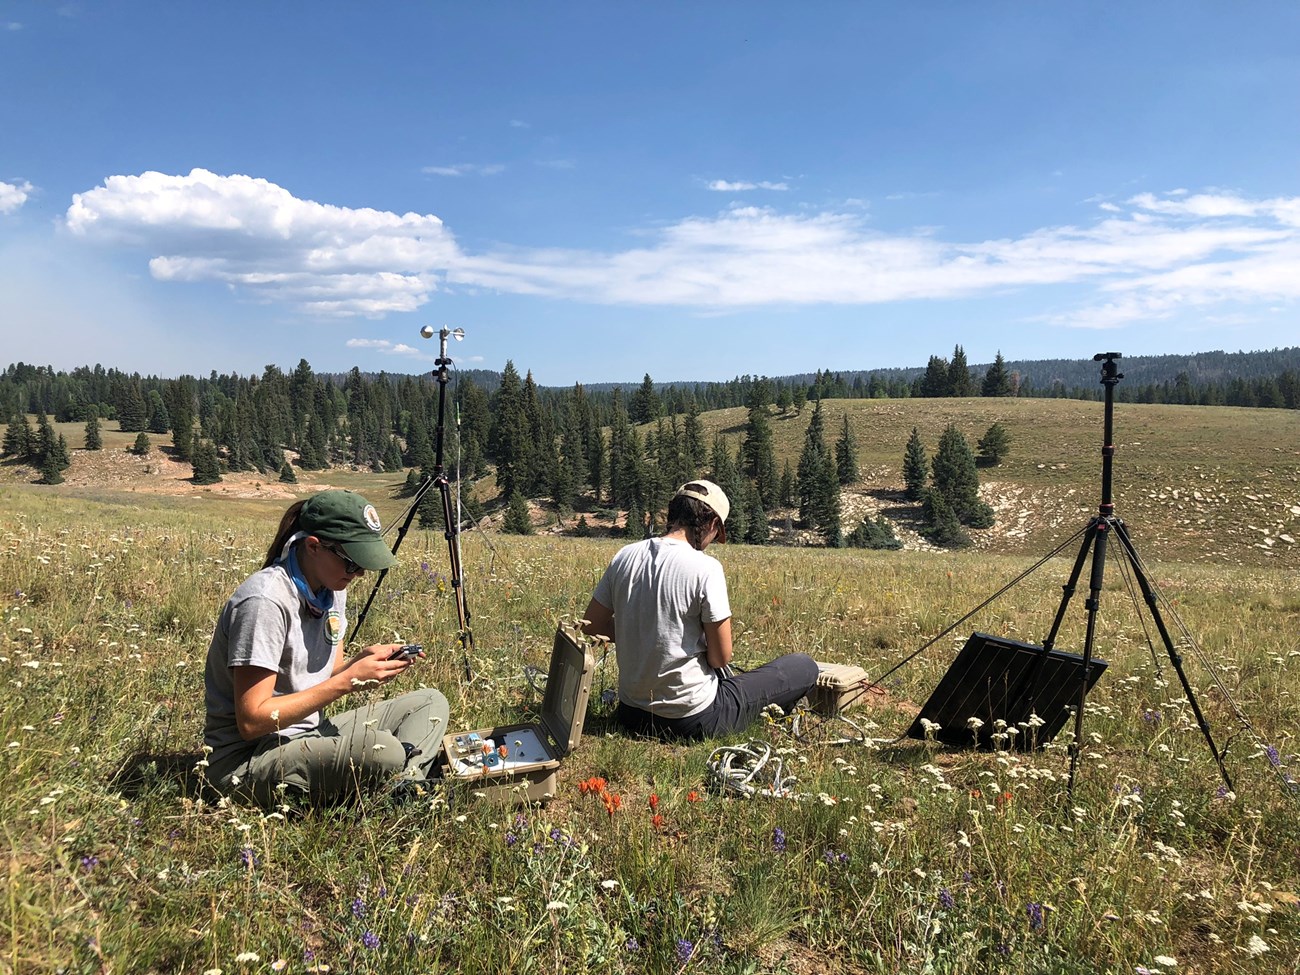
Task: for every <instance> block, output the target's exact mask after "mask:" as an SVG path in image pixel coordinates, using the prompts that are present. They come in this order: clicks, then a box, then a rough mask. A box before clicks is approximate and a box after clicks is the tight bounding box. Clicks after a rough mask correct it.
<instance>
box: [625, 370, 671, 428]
mask: <svg viewBox="0 0 1300 975" xmlns="http://www.w3.org/2000/svg"><path fill="white" fill-rule="evenodd" d="M662 412H663V406H662V404H661V403H660V402H659V394H658V393H656V392H655V384H654V380H652V379H651V378H650V373H648V372H647V373H646V374H645V378H644V379H642V380H641V386H640V388H639V389H637V391H636V392H635V393H633V394H632V398H631V399H630V400H629V401H628V404H627V415H628V417H629V419H631V421H632V422H633V423H637V424H641V423H650V422H651V421H653V420H656V419H658V418H659V416H660V415H661V414H662Z"/></svg>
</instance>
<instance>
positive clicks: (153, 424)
mask: <svg viewBox="0 0 1300 975" xmlns="http://www.w3.org/2000/svg"><path fill="white" fill-rule="evenodd" d="M148 412H149V419H148V420H147V421H146V424H145V428H146V429H147V430H148V431H149V432H150V433H166V432H167V431H168V430H170V429H171V428H172V418H171V417H170V416H169V415H168V413H167V405H166V404H165V403H163V398H162V394H161V393H160V392H158V390H156V389H151V390H149V404H148Z"/></svg>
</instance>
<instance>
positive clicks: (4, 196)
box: [0, 180, 32, 214]
mask: <svg viewBox="0 0 1300 975" xmlns="http://www.w3.org/2000/svg"><path fill="white" fill-rule="evenodd" d="M31 193H32V184H31V183H29V182H27V181H26V180H23V181H22V182H20V183H6V182H4V181H3V180H0V214H3V213H13V212H14V211H15V210H17V209H18V208H19V207H20V206H22V205H23V204H24V203H26V202H27V198H28V197H29V196H31Z"/></svg>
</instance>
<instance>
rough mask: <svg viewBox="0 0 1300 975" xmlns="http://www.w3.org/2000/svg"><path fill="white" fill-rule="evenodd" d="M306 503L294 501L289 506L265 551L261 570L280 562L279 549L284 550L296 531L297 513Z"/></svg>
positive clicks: (304, 501)
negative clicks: (285, 544)
mask: <svg viewBox="0 0 1300 975" xmlns="http://www.w3.org/2000/svg"><path fill="white" fill-rule="evenodd" d="M306 503H307V502H306V500H303V501H295V502H294V503H293V504H291V505H289V510H288V511H286V512H285V513H284V517H282V518H281V519H280V527H279V528H278V529H277V530H276V533H275V541H273V542H271V547H270V548H269V549H267V550H266V561H265V562H263V563H262V568H263V569H267V568H270V567H271V566H273V565H275V563H277V562H279V561H280V557H281V549H283V548H284V543H285V542H287V541H288V540H289V537H290V536H291V535H292V534H293V533H294V532H295V531H296V530H297V528H298V513H299V512H300V511H302V506H303V505H304V504H306Z"/></svg>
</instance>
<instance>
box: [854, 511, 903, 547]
mask: <svg viewBox="0 0 1300 975" xmlns="http://www.w3.org/2000/svg"><path fill="white" fill-rule="evenodd" d="M844 544H845V545H847V546H848V547H849V548H870V549H885V550H890V551H893V550H897V549H900V548H902V547H903V543H902V542H900V541H899V540H898V536H897V535H895V534H894V528H893V526H892V525H891V524H890V523H889V522H888V521H886V520H885V516H884V515H883V514H878V515H876V517H875V520H874V521H873V520H872V519H871V518H863V519H862V521H861V523H859V525H858V527H857V528H855V529H853V531H852V532H850V533H849V534H848V536H847V537H845V539H844Z"/></svg>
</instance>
